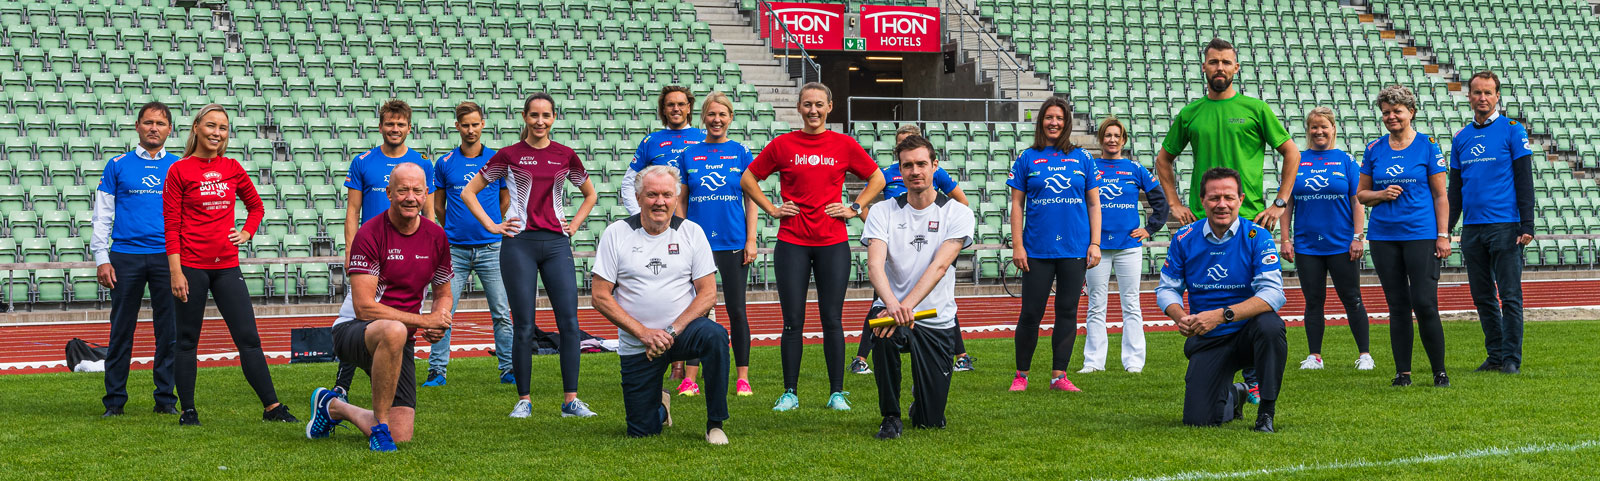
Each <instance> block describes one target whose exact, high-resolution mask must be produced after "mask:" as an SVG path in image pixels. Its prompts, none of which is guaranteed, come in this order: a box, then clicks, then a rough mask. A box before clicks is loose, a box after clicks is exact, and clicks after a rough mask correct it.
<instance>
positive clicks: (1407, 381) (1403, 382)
mask: <svg viewBox="0 0 1600 481" xmlns="http://www.w3.org/2000/svg"><path fill="white" fill-rule="evenodd" d="M1410 385H1411V375H1410V374H1395V375H1394V382H1391V383H1389V386H1390V387H1406V386H1410Z"/></svg>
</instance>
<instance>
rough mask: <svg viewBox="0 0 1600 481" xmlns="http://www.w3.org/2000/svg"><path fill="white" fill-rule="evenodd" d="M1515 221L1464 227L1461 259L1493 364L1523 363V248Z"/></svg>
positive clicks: (1484, 341)
mask: <svg viewBox="0 0 1600 481" xmlns="http://www.w3.org/2000/svg"><path fill="white" fill-rule="evenodd" d="M1519 227H1520V226H1519V225H1518V224H1516V223H1502V224H1478V225H1469V226H1465V227H1462V228H1461V258H1462V261H1464V262H1465V264H1466V267H1467V285H1468V287H1469V288H1470V289H1471V291H1472V304H1473V305H1474V306H1476V307H1477V308H1478V323H1479V324H1481V325H1482V326H1483V344H1484V349H1485V350H1486V351H1487V353H1488V356H1489V357H1488V361H1489V362H1490V363H1492V364H1511V363H1515V364H1519V365H1520V364H1522V262H1523V257H1522V250H1523V247H1522V246H1521V245H1518V244H1517V237H1519V236H1520V234H1519V233H1518V229H1519Z"/></svg>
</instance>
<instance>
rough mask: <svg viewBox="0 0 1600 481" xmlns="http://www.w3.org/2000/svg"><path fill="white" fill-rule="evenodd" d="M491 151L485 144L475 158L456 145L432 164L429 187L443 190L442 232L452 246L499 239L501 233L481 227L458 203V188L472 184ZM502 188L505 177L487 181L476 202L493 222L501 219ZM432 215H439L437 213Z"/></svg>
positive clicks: (491, 242) (478, 243) (468, 211)
mask: <svg viewBox="0 0 1600 481" xmlns="http://www.w3.org/2000/svg"><path fill="white" fill-rule="evenodd" d="M494 152H495V150H494V149H491V148H488V147H484V148H483V151H482V152H479V153H478V156H477V157H467V156H464V155H462V154H461V148H460V147H456V148H455V149H452V150H451V151H450V153H448V154H444V156H443V157H439V161H438V162H437V163H435V164H434V165H433V168H434V174H433V187H432V190H435V191H437V190H439V189H444V195H445V201H444V204H445V208H444V234H445V237H446V238H448V239H449V240H450V245H452V246H481V245H486V244H493V243H496V242H500V237H501V236H500V235H499V234H495V233H493V232H489V230H488V229H485V228H483V224H481V223H479V222H478V218H477V217H476V216H474V215H472V211H471V210H470V209H467V206H466V204H463V203H462V202H461V189H462V188H464V187H466V186H467V184H469V183H472V179H473V178H475V177H477V176H478V171H479V170H482V169H483V163H484V162H488V161H489V158H490V157H493V156H494ZM503 188H505V179H500V180H496V181H494V182H490V183H489V185H488V186H487V187H484V188H483V190H481V191H479V192H478V204H479V205H480V206H482V207H483V213H485V214H489V220H492V221H494V222H496V223H499V222H500V189H503ZM434 214H435V215H438V213H437V212H435V213H434Z"/></svg>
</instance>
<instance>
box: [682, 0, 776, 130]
mask: <svg viewBox="0 0 1600 481" xmlns="http://www.w3.org/2000/svg"><path fill="white" fill-rule="evenodd" d="M689 3H691V4H693V5H694V10H695V17H696V18H698V19H699V20H700V21H702V22H706V24H708V25H710V26H711V38H712V39H714V40H716V41H718V42H721V43H722V45H723V46H725V47H727V49H728V61H729V62H733V63H736V64H738V65H739V69H740V70H741V71H742V72H743V74H744V81H745V82H746V83H748V84H750V85H752V86H754V87H755V88H756V98H757V99H760V101H762V102H766V103H768V104H771V105H773V106H777V107H778V108H776V109H775V110H777V115H778V120H781V121H784V122H788V123H789V125H800V124H801V123H803V122H802V121H801V119H800V114H799V113H798V112H795V111H794V109H791V108H783V106H788V105H795V104H796V103H797V101H798V100H799V99H798V98H797V97H796V94H795V89H796V88H798V87H799V84H798V83H797V82H796V81H795V80H794V79H792V78H790V77H789V73H788V72H785V71H784V69H783V67H782V65H783V64H782V63H780V62H779V61H778V60H777V59H774V58H773V56H772V49H771V48H770V47H768V46H767V43H766V40H764V39H762V38H761V36H760V35H759V34H758V33H756V31H755V30H754V29H753V28H752V27H751V25H753V23H752V20H751V19H750V18H749V17H747V16H745V14H744V13H741V12H740V11H739V6H738V3H737V2H736V1H734V0H691V1H690V2H689Z"/></svg>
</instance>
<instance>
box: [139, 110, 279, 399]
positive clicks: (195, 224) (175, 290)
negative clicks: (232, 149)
mask: <svg viewBox="0 0 1600 481" xmlns="http://www.w3.org/2000/svg"><path fill="white" fill-rule="evenodd" d="M227 148H228V114H227V112H224V111H223V109H222V106H221V105H217V104H210V105H206V106H205V107H202V108H201V109H200V112H199V113H198V114H195V116H194V123H193V124H192V125H191V126H190V129H189V139H188V141H187V142H185V143H184V148H183V158H182V159H179V160H178V162H177V163H174V164H172V168H170V169H168V170H167V182H166V186H165V188H164V190H163V192H162V194H161V197H162V214H163V218H164V219H165V222H166V237H167V265H168V267H169V268H170V269H171V271H172V296H173V297H174V298H175V299H177V301H178V306H177V307H178V309H177V311H178V315H177V318H178V323H177V324H178V342H177V348H176V352H177V362H176V369H175V371H176V373H177V376H176V377H177V385H178V400H179V402H181V403H182V404H183V414H182V415H180V416H178V424H179V425H183V426H199V425H200V414H199V413H198V412H196V411H195V407H194V404H195V403H194V380H195V369H196V365H197V359H196V356H195V350H196V349H197V348H198V347H199V344H200V328H201V326H202V321H203V320H204V317H205V311H206V294H207V293H210V294H211V296H212V297H214V298H215V299H216V305H217V310H218V311H220V312H221V314H222V319H223V321H224V322H226V323H227V326H228V333H229V334H230V335H231V336H232V337H233V344H234V347H235V348H237V349H238V350H239V365H240V367H241V368H242V369H244V377H245V380H247V381H249V383H250V387H251V388H253V389H255V392H256V397H258V398H260V399H261V405H262V406H263V407H264V408H265V410H266V412H265V413H264V414H262V416H261V418H262V419H263V420H266V421H279V422H299V420H297V419H295V417H294V415H292V414H289V408H288V407H287V406H284V405H283V404H280V403H278V395H277V393H276V391H274V389H273V387H272V375H271V374H270V373H268V372H267V358H266V356H265V355H263V354H262V352H261V336H260V335H259V334H258V333H257V332H256V315H255V308H254V307H252V306H251V304H250V289H249V288H248V287H246V286H245V283H244V277H243V276H242V274H241V273H240V271H239V246H241V245H244V244H245V243H248V242H250V238H251V237H253V236H254V235H255V232H256V228H257V227H258V226H260V225H261V218H262V217H263V216H264V215H265V210H264V209H263V208H262V203H261V196H260V195H258V194H257V193H256V186H255V184H254V183H252V182H251V181H250V176H249V175H248V173H247V172H245V170H244V167H242V166H240V165H239V161H237V160H234V159H231V158H228V157H223V156H222V154H223V153H224V152H225V151H226V150H227ZM240 200H242V201H244V205H245V208H246V209H248V210H249V216H248V217H247V218H246V220H245V224H244V227H243V228H238V227H236V226H234V224H233V206H234V203H235V202H237V201H240Z"/></svg>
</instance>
